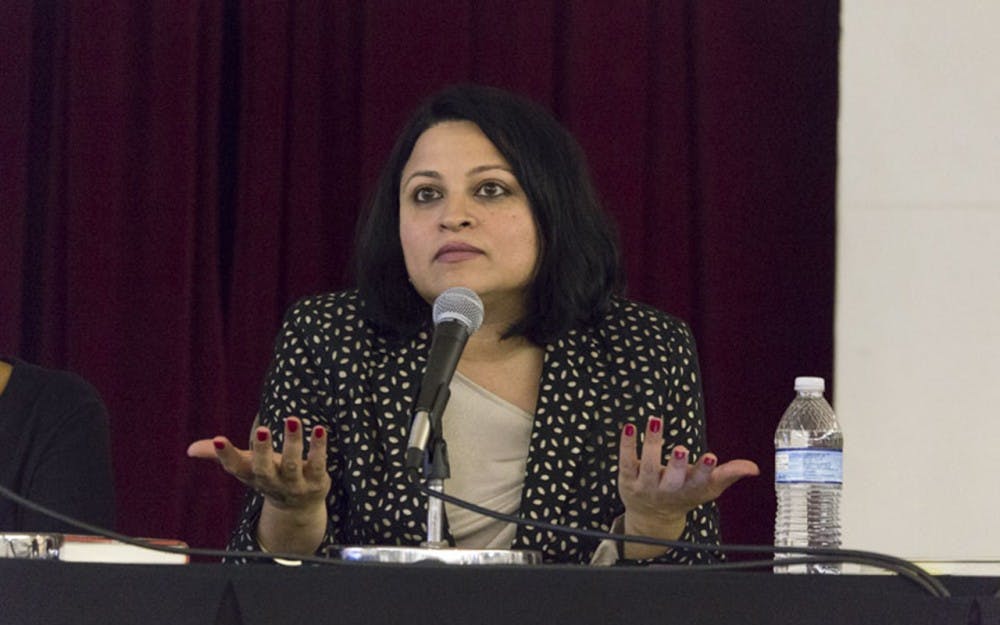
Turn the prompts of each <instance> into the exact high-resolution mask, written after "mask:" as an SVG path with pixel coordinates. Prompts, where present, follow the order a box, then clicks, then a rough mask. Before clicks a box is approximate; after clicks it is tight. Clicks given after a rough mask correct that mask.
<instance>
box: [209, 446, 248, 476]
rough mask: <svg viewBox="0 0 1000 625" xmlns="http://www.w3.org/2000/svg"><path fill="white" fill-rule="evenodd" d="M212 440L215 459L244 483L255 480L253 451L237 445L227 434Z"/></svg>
mask: <svg viewBox="0 0 1000 625" xmlns="http://www.w3.org/2000/svg"><path fill="white" fill-rule="evenodd" d="M210 442H211V443H212V449H213V450H214V451H215V459H216V460H218V462H219V464H221V465H222V468H223V469H225V470H226V472H227V473H229V474H231V475H233V476H235V477H236V478H237V479H238V480H240V481H241V482H244V483H250V481H252V480H253V460H252V455H253V454H252V452H250V451H248V450H244V449H240V448H239V447H236V446H235V445H233V444H232V443H231V442H230V441H229V439H228V438H226V437H225V436H216V437H215V438H213V439H212V440H211V441H210Z"/></svg>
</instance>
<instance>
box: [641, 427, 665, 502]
mask: <svg viewBox="0 0 1000 625" xmlns="http://www.w3.org/2000/svg"><path fill="white" fill-rule="evenodd" d="M662 454H663V419H661V418H659V417H650V418H649V420H648V421H647V422H646V435H645V436H644V437H643V439H642V457H641V458H639V482H640V484H642V486H643V487H646V488H650V489H652V488H656V486H657V485H658V484H659V482H660V469H661V468H662V467H663V465H661V464H660V459H661V458H662V457H663V456H662Z"/></svg>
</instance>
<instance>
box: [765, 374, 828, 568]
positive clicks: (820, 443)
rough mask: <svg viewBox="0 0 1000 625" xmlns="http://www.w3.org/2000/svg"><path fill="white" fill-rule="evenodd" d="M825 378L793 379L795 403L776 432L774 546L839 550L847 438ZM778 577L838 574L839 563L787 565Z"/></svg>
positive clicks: (778, 555) (776, 565)
mask: <svg viewBox="0 0 1000 625" xmlns="http://www.w3.org/2000/svg"><path fill="white" fill-rule="evenodd" d="M825 387H826V385H825V383H824V381H823V378H810V377H799V378H795V399H794V400H792V403H791V404H790V405H789V406H788V409H787V410H785V414H784V415H783V416H782V417H781V422H780V423H779V424H778V429H777V431H775V433H774V450H775V451H774V490H775V492H776V494H777V497H778V513H777V515H776V516H775V520H774V546H775V547H790V546H792V547H840V489H841V485H842V484H843V450H844V436H843V434H842V433H841V431H840V425H839V424H838V423H837V416H836V415H835V414H834V412H833V408H832V407H830V404H829V403H827V401H826V399H824V397H823V391H824V390H825ZM795 556H801V554H776V555H775V560H776V564H775V567H774V570H775V572H776V573H834V574H837V573H840V564H839V563H829V564H827V563H822V564H820V563H817V564H809V565H791V566H788V565H785V566H781V565H779V564H778V563H777V562H778V561H780V560H781V559H782V558H786V557H795Z"/></svg>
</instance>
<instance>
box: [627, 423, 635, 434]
mask: <svg viewBox="0 0 1000 625" xmlns="http://www.w3.org/2000/svg"><path fill="white" fill-rule="evenodd" d="M625 436H635V426H634V425H632V424H631V423H629V424H628V425H626V426H625Z"/></svg>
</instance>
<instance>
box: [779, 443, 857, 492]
mask: <svg viewBox="0 0 1000 625" xmlns="http://www.w3.org/2000/svg"><path fill="white" fill-rule="evenodd" d="M843 480H844V453H843V452H842V451H840V450H836V449H779V450H777V451H776V452H775V454H774V481H775V482H778V483H781V484H793V483H795V482H818V483H822V484H840V483H841V482H843Z"/></svg>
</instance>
